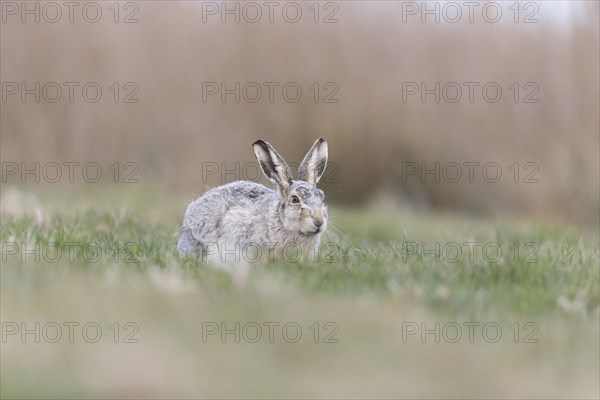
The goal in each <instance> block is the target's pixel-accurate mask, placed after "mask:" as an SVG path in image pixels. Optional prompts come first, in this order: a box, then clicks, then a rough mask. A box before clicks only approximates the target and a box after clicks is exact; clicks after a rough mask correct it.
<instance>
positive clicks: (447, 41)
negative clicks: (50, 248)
mask: <svg viewBox="0 0 600 400" xmlns="http://www.w3.org/2000/svg"><path fill="white" fill-rule="evenodd" d="M2 3H3V21H2V40H1V46H2V49H1V50H2V51H1V54H2V60H1V63H0V66H1V75H2V81H3V87H2V90H3V100H2V104H1V107H2V109H1V120H2V122H1V131H2V146H1V147H2V149H1V157H2V161H3V162H17V163H20V162H36V161H39V162H50V161H53V162H64V161H74V162H78V161H79V162H81V163H85V162H89V161H96V162H99V163H101V165H102V166H107V167H106V168H108V166H110V165H112V164H113V163H114V162H120V163H122V164H124V163H126V162H134V163H136V165H137V166H139V171H137V172H136V177H137V178H139V179H140V181H141V182H142V183H144V184H146V185H153V186H156V187H158V188H164V190H166V191H168V192H169V193H174V194H176V195H180V194H181V195H182V196H186V197H189V198H191V197H193V196H195V195H197V194H199V193H201V192H203V191H204V190H205V189H206V188H208V187H211V186H215V185H218V184H221V183H224V182H228V181H231V180H234V179H235V178H238V179H245V178H249V179H253V178H254V177H255V175H256V174H255V170H250V169H247V170H244V168H243V167H244V164H243V163H247V162H253V161H254V156H253V153H252V151H251V147H250V144H251V143H252V142H253V141H254V140H256V139H257V138H262V139H265V140H267V141H270V142H271V143H272V144H273V145H275V147H276V148H277V149H278V150H279V151H280V153H281V154H282V155H284V157H285V158H286V159H287V160H288V161H289V162H290V163H296V164H297V163H298V162H299V161H300V160H301V159H302V157H303V155H304V153H305V152H306V150H307V149H308V147H309V146H310V145H311V144H312V142H313V141H314V140H315V139H316V138H317V137H319V136H324V137H326V138H327V140H328V141H329V142H330V162H331V163H332V165H334V164H335V165H334V166H333V167H330V170H329V174H328V175H326V179H324V182H323V187H324V189H325V190H326V192H327V194H328V196H329V199H330V202H332V203H336V202H339V203H350V204H364V203H366V202H370V201H381V200H384V201H386V202H393V203H398V204H400V205H411V206H415V207H418V208H422V209H425V210H442V211H444V210H452V211H461V212H468V213H474V214H479V215H489V214H503V213H512V214H517V215H523V214H527V215H530V216H536V217H537V216H540V217H544V218H545V217H551V218H558V219H562V220H568V221H572V222H577V223H588V224H589V223H594V222H596V219H597V218H596V217H597V215H598V213H599V212H600V206H599V196H598V191H599V187H598V185H599V180H598V169H599V160H598V156H599V146H600V143H599V135H598V132H599V113H598V109H599V96H598V87H599V80H598V70H599V65H598V57H599V54H598V49H599V43H598V37H599V35H598V26H599V18H598V15H599V5H598V3H597V2H589V1H579V2H577V1H575V2H557V1H548V2H535V3H531V2H530V3H527V4H529V5H526V4H525V3H514V4H517V5H518V7H517V6H515V5H513V3H510V4H509V3H502V2H501V3H494V4H495V5H499V7H500V9H501V10H500V11H501V18H498V21H497V22H489V20H490V19H491V18H492V17H493V16H494V14H495V8H490V9H489V10H487V12H488V17H485V15H484V14H483V12H482V10H483V9H484V8H485V6H486V4H487V3H486V2H481V3H478V4H479V6H478V8H476V9H475V10H474V12H473V22H469V15H468V11H469V10H468V9H467V8H466V7H461V10H459V11H460V12H461V13H462V16H461V18H458V22H455V23H454V22H449V21H451V20H454V19H456V18H455V16H456V15H457V14H456V10H455V9H452V8H451V7H450V8H448V7H446V6H447V3H446V2H437V3H433V2H431V3H428V4H429V7H430V8H431V9H434V10H435V7H438V8H439V9H438V12H437V15H435V14H430V15H427V14H426V13H424V10H423V9H421V7H422V6H421V4H424V3H420V2H417V3H411V2H385V1H381V2H377V1H374V2H372V1H369V2H366V1H364V2H321V3H317V6H315V5H314V4H313V3H308V2H300V3H298V4H300V8H301V11H302V16H301V18H299V20H298V22H295V23H292V22H289V21H288V20H290V19H292V18H291V17H289V16H292V17H293V16H294V13H295V9H291V10H287V14H288V17H286V18H287V19H288V20H286V18H284V17H283V6H285V3H281V4H280V6H278V7H277V8H275V9H274V10H273V14H272V22H271V21H269V9H268V8H267V7H265V6H260V7H259V8H261V12H262V17H261V18H259V19H258V20H257V21H256V22H252V21H253V20H255V16H256V15H257V14H256V7H254V6H253V5H252V6H250V7H249V8H244V7H245V6H246V4H245V3H243V2H241V3H239V2H238V3H237V6H236V3H235V2H229V3H227V4H228V5H227V6H226V5H225V3H221V2H191V1H189V2H166V1H146V2H120V3H115V4H118V6H115V5H112V4H113V3H111V4H108V3H97V4H100V5H101V6H100V9H101V12H102V17H101V18H99V20H98V21H97V22H94V23H90V22H88V21H86V20H85V18H83V17H82V14H83V13H82V10H83V9H84V8H85V7H84V6H85V4H86V3H85V2H82V3H78V4H79V5H78V6H77V8H75V9H74V13H73V22H69V21H68V18H69V17H68V8H66V7H65V6H61V11H62V17H61V18H60V19H59V20H58V21H57V22H48V20H53V19H55V17H56V16H57V14H56V10H55V9H53V8H48V9H45V8H44V2H41V5H40V3H38V6H39V7H40V9H39V15H38V18H40V22H39V23H37V22H33V21H34V19H35V18H36V16H35V14H27V13H25V14H24V15H23V10H22V8H23V7H25V6H23V5H22V4H25V3H21V2H16V3H15V2H6V1H3V2H2ZM9 3H10V4H9ZM12 3H14V4H16V5H17V8H16V9H15V8H14V5H13V4H12ZM254 4H259V5H260V4H262V3H260V2H259V3H254ZM436 4H437V5H436ZM454 4H456V3H454ZM532 4H533V5H532ZM111 5H112V7H113V8H110V7H111ZM28 7H30V9H33V10H35V7H36V6H35V3H31V4H30V5H28ZM222 7H229V9H233V10H235V9H236V8H235V7H239V15H238V16H237V17H238V18H239V23H238V22H236V21H235V19H236V15H235V14H227V13H226V12H225V10H224V9H222ZM311 7H312V8H311ZM414 7H416V9H415V8H414ZM511 7H512V8H511ZM34 12H35V11H34ZM95 13H96V9H95V7H91V8H89V9H86V13H85V15H87V18H88V19H93V18H94V16H95ZM90 16H91V17H90ZM436 16H437V18H439V20H440V22H439V23H437V22H436V21H435V18H436ZM490 16H492V17H490ZM484 17H485V18H484ZM22 18H25V21H26V22H25V23H23V22H22V20H21V19H22ZM56 18H58V17H56ZM423 18H425V22H422V19H423ZM486 18H487V20H486ZM222 19H224V20H225V23H223V22H222ZM315 20H316V21H317V22H315ZM115 21H117V22H115ZM136 21H137V22H136ZM515 21H517V22H515ZM532 21H533V22H532ZM535 21H537V22H535ZM326 22H329V23H326ZM526 22H529V23H526ZM23 82H25V85H26V86H25V88H26V89H27V88H28V89H31V88H34V87H35V83H36V82H39V83H40V84H41V88H42V89H40V90H38V92H41V100H40V101H39V103H36V102H35V95H31V94H29V95H25V101H24V102H23V101H22V100H21V97H20V95H21V94H22V93H21V89H22V86H21V84H22V83H23ZM49 82H50V83H52V82H55V83H57V84H58V85H59V86H61V87H62V89H63V93H62V97H61V98H60V99H59V100H58V101H56V102H51V101H48V98H51V99H53V98H54V97H55V95H54V93H55V92H54V90H55V88H54V87H53V86H52V85H50V86H48V87H47V88H46V89H47V90H46V92H44V90H43V87H44V85H45V84H47V83H49ZM65 82H77V83H78V85H79V86H77V87H75V89H74V98H73V102H70V101H69V100H68V90H67V86H65V85H64V83H65ZM89 82H95V83H97V84H98V85H99V86H100V87H101V88H102V92H103V93H102V97H101V99H100V100H99V101H97V102H89V101H86V100H84V99H83V97H82V87H83V86H84V85H85V84H86V83H89ZM236 82H239V83H240V89H239V90H238V95H240V97H241V98H240V101H239V103H238V102H236V101H235V94H229V95H226V96H225V101H224V102H223V101H222V99H221V94H222V93H221V92H220V89H221V86H220V85H221V83H225V85H226V86H225V88H226V89H234V88H235V85H236ZM249 82H254V83H256V85H258V86H260V87H261V88H262V89H263V91H262V97H260V98H259V100H258V101H256V102H251V101H248V99H254V98H255V97H256V96H255V93H256V92H255V90H256V85H253V84H251V85H250V86H247V87H246V89H247V91H246V92H243V90H244V89H243V88H244V85H245V84H247V83H249ZM264 82H276V83H277V85H278V86H274V98H273V101H269V99H268V89H267V87H266V86H265V85H264ZM290 82H291V83H293V86H294V87H297V86H300V88H301V89H302V97H301V98H300V99H299V100H298V101H297V102H291V101H287V100H286V99H285V98H284V97H283V95H282V88H283V86H284V85H285V84H287V83H290ZM436 82H439V85H440V89H438V90H437V94H438V95H439V96H440V100H439V102H436V101H435V96H436V94H435V93H434V94H429V95H426V96H425V98H424V100H425V101H424V102H423V101H422V98H421V94H422V92H421V91H420V89H422V87H421V84H422V83H424V84H425V87H424V88H425V89H427V90H431V89H435V87H436V86H435V85H436ZM465 82H477V86H474V91H473V99H472V100H473V101H469V99H468V91H469V89H468V87H467V86H465V85H464V83H465ZM490 82H491V83H493V86H494V87H500V88H501V90H502V96H501V97H500V98H499V100H498V101H495V102H492V101H488V100H486V99H485V98H484V94H483V93H482V88H483V87H484V85H486V84H487V83H490ZM115 83H117V86H118V88H119V89H118V91H117V89H116V88H115V86H113V85H114V84H115ZM448 83H450V85H449V86H445V85H446V84H448ZM454 83H456V84H454ZM213 84H214V85H216V86H211V85H213ZM315 84H316V86H315ZM413 84H414V85H416V86H411V85H413ZM15 85H16V86H15ZM207 85H208V86H207ZM457 85H458V86H460V87H461V89H462V97H461V98H460V100H458V101H456V102H452V101H451V100H453V99H454V98H455V93H456V92H455V90H456V86H457ZM515 85H516V86H515ZM215 87H216V88H217V89H218V90H219V91H218V92H217V93H216V94H214V95H213V94H209V93H207V90H212V89H214V88H215ZM15 88H18V92H17V93H16V94H13V93H14V90H15ZM415 88H417V89H418V90H419V91H418V92H417V93H416V94H410V93H409V91H410V90H414V89H415ZM444 88H445V89H444ZM317 89H318V93H317ZM91 90H92V92H93V90H94V89H93V88H92V89H91ZM290 90H291V91H290V92H289V93H291V94H292V95H293V90H294V89H293V88H292V89H290ZM489 90H490V92H489V93H490V94H491V95H493V92H494V90H495V89H494V88H492V89H489ZM90 93H91V92H90ZM44 95H46V96H44ZM203 97H204V98H203ZM492 97H493V96H492ZM130 100H133V101H135V102H128V101H130ZM332 100H333V102H329V101H332ZM115 101H116V102H115ZM530 101H531V102H530ZM238 162H239V163H241V164H239V165H238V166H236V164H235V163H238ZM203 163H205V164H203ZM210 163H216V164H218V168H219V170H218V171H217V173H211V174H208V173H207V170H206V165H208V164H210ZM222 163H225V164H222ZM436 163H438V164H436ZM453 163H457V164H458V165H459V166H461V170H462V171H461V172H462V178H460V179H458V181H455V180H453V178H454V177H455V176H456V169H455V164H453ZM464 163H480V164H478V165H479V166H476V167H474V168H475V169H474V170H473V172H474V179H473V182H470V181H469V180H468V177H467V173H468V171H469V167H468V164H464ZM486 163H498V164H497V165H498V166H500V169H501V173H502V178H501V179H499V180H498V181H497V182H495V183H492V182H490V181H489V180H487V179H484V178H483V176H482V172H483V171H482V166H483V165H485V164H486ZM515 163H518V164H515ZM436 165H437V167H436ZM445 166H447V167H448V169H446V170H443V168H444V167H445ZM415 167H416V168H417V170H416V172H415ZM210 168H213V167H210ZM221 168H223V169H229V170H233V171H234V172H233V173H231V172H230V173H229V174H226V175H223V174H222V173H221V172H223V171H221ZM236 168H237V170H236ZM436 168H437V171H438V172H437V173H438V174H440V176H439V178H436V177H435V173H434V174H429V175H427V174H425V175H421V173H422V172H423V170H425V169H430V170H431V169H433V170H434V171H435V169H436ZM211 171H212V170H211ZM235 171H237V172H235ZM248 171H250V172H248ZM517 171H518V173H519V174H518V176H517V175H515V174H516V173H517ZM3 172H5V171H3ZM244 172H248V173H247V174H245V173H244ZM444 173H446V175H444ZM246 175H249V176H246ZM488 176H491V177H494V176H495V172H494V170H493V169H492V170H490V171H488ZM528 178H529V179H528ZM19 179H20V175H18V174H17V175H10V176H9V175H7V174H3V183H5V182H9V183H10V182H14V181H15V180H19ZM436 180H438V181H436ZM261 181H262V182H264V179H263V178H261ZM84 184H85V182H84ZM590 216H593V217H592V218H590Z"/></svg>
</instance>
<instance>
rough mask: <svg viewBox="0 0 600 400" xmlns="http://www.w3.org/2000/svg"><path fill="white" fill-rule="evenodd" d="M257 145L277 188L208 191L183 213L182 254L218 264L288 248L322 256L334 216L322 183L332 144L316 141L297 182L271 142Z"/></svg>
mask: <svg viewBox="0 0 600 400" xmlns="http://www.w3.org/2000/svg"><path fill="white" fill-rule="evenodd" d="M252 147H253V149H254V154H255V155H256V158H257V159H258V162H259V164H260V168H261V170H262V172H263V174H264V175H265V176H266V177H267V179H269V180H270V181H271V182H273V183H274V184H275V185H276V190H273V189H269V188H267V187H265V186H263V185H261V184H258V183H255V182H249V181H235V182H232V183H229V184H226V185H223V186H219V187H216V188H213V189H211V190H209V191H207V192H206V193H204V194H203V195H202V196H200V197H199V198H198V199H196V200H195V201H193V202H192V203H191V204H190V205H189V206H188V208H187V210H186V212H185V215H184V217H183V224H182V226H181V230H180V234H179V240H178V243H177V249H178V251H179V255H180V256H181V257H183V256H186V255H191V256H196V257H201V258H202V259H203V260H205V261H210V262H216V263H219V262H220V263H225V262H226V261H227V262H229V261H231V260H232V259H235V260H234V261H236V262H237V261H248V259H245V260H244V258H248V257H250V258H252V260H255V259H256V258H254V257H256V255H255V254H256V253H257V252H258V253H261V252H265V251H270V252H272V251H274V250H277V249H279V250H281V249H283V248H285V247H287V248H290V247H294V248H295V249H296V250H295V251H296V253H298V252H302V253H303V254H305V255H311V254H313V255H315V254H318V253H317V252H318V247H319V242H320V238H321V234H322V233H323V232H324V231H325V229H326V228H327V218H328V216H327V206H326V205H325V203H324V194H323V191H322V190H320V189H318V188H317V187H316V184H317V182H319V179H320V178H321V176H322V175H323V172H324V171H325V167H326V166H327V142H326V141H325V139H323V138H320V139H318V140H317V141H315V143H314V144H313V146H312V147H311V148H310V150H309V151H308V153H307V154H306V156H305V157H304V159H303V160H302V162H301V163H300V166H299V168H298V180H292V173H291V170H290V167H289V166H288V165H287V163H286V162H285V160H284V159H283V158H282V157H281V156H280V155H279V153H277V151H276V150H275V149H274V148H273V146H271V145H270V144H269V143H267V142H265V141H263V140H257V141H256V142H254V143H253V144H252ZM249 249H251V251H252V252H253V253H252V254H254V255H250V253H249V252H248V251H249ZM271 254H272V253H271ZM226 259H227V260H226ZM252 260H250V261H252Z"/></svg>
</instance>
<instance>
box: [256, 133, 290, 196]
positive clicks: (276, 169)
mask: <svg viewBox="0 0 600 400" xmlns="http://www.w3.org/2000/svg"><path fill="white" fill-rule="evenodd" d="M252 148H253V149H254V154H256V159H257V160H258V163H259V164H260V169H262V172H263V174H265V176H266V177H267V179H269V180H270V181H271V182H273V183H275V184H277V186H279V188H280V189H281V190H286V189H287V188H289V187H290V185H291V184H292V171H291V170H290V167H288V165H287V163H286V162H285V160H284V159H283V157H281V156H280V155H279V153H277V151H276V150H275V149H274V148H273V146H271V145H270V144H269V143H267V142H265V141H263V140H257V141H256V142H254V143H252Z"/></svg>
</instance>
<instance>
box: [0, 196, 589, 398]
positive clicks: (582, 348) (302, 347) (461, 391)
mask: <svg viewBox="0 0 600 400" xmlns="http://www.w3.org/2000/svg"><path fill="white" fill-rule="evenodd" d="M30 189H31V188H27V187H11V186H4V187H3V190H2V214H1V216H2V225H1V231H0V237H1V242H2V269H1V278H2V279H1V282H2V283H1V300H2V302H1V307H2V308H1V311H2V354H1V375H2V385H1V386H2V389H1V393H0V394H1V395H2V398H84V397H102V398H111V397H113V398H117V397H118V398H123V397H136V398H142V397H143V398H152V397H154V398H257V397H267V398H299V397H303V398H306V397H320V398H324V397H327V398H364V397H370V398H372V397H377V398H457V397H461V398H492V397H493V398H498V397H502V398H517V397H519V398H524V397H525V398H548V397H552V398H561V397H566V398H597V396H598V392H599V386H598V380H597V377H598V373H599V372H600V371H599V365H598V360H599V344H598V340H597V339H598V335H599V334H600V332H599V317H600V308H599V303H600V288H599V282H600V275H599V265H598V260H599V252H600V248H599V245H598V241H599V236H598V231H597V230H592V229H587V228H581V227H577V226H569V225H568V224H565V223H558V222H556V221H554V222H553V221H549V220H530V219H526V218H511V217H504V218H475V217H472V216H467V215H460V214H456V213H453V214H444V213H423V212H418V211H415V210H411V209H408V208H398V207H391V206H386V205H384V204H374V205H370V206H365V207H363V208H344V207H336V206H332V207H331V209H330V218H331V226H330V230H329V234H328V235H326V236H325V238H324V241H323V242H324V243H323V245H324V249H326V251H324V253H326V256H323V257H321V259H320V260H318V261H317V262H295V260H293V256H291V259H288V260H284V259H275V260H273V261H272V262H266V263H265V262H262V263H255V264H252V265H251V266H250V269H249V271H248V272H247V274H244V275H240V274H238V273H236V271H227V270H224V269H220V268H215V267H212V266H208V265H205V264H203V263H201V262H199V261H198V260H193V259H183V260H182V259H179V258H178V256H177V253H176V231H177V228H178V225H179V223H180V218H181V214H182V213H183V210H184V209H185V206H186V204H187V202H188V200H190V199H187V198H184V197H177V196H168V195H165V194H164V192H161V191H156V190H154V189H152V188H147V187H144V188H137V187H136V188H135V189H119V190H114V189H113V190H106V189H105V188H102V187H99V188H85V190H70V191H68V192H67V191H62V190H44V191H40V190H32V189H31V190H30ZM467 243H468V244H467ZM36 245H37V247H36ZM459 249H460V251H459ZM484 249H485V250H484ZM322 254H323V253H322ZM36 323H37V324H39V325H36Z"/></svg>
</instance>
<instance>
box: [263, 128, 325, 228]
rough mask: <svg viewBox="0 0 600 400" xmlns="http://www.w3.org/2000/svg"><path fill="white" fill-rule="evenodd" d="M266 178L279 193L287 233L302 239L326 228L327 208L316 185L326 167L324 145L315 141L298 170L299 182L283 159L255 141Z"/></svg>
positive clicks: (280, 214) (281, 213) (271, 148)
mask: <svg viewBox="0 0 600 400" xmlns="http://www.w3.org/2000/svg"><path fill="white" fill-rule="evenodd" d="M252 147H253V148H254V153H255V154H256V158H257V159H258V162H259V164H260V168H261V169H262V171H263V173H264V174H265V176H266V177H267V178H268V179H269V180H270V181H271V182H273V183H275V184H276V185H277V187H278V189H279V194H280V196H279V208H278V212H279V216H280V218H281V221H282V223H283V227H284V229H286V230H289V231H294V232H299V233H300V234H302V235H306V236H310V235H316V234H318V233H321V232H323V231H325V229H326V228H327V206H326V205H325V202H324V197H325V196H324V194H323V191H322V190H320V189H318V188H317V186H316V185H317V182H319V179H320V178H321V176H322V175H323V172H325V167H326V166H327V142H326V141H325V139H323V138H320V139H318V140H317V141H316V142H315V144H313V146H312V147H311V148H310V150H309V151H308V153H306V156H305V157H304V160H302V162H301V163H300V167H299V168H298V180H292V172H291V170H290V167H289V166H288V165H287V163H286V162H285V160H284V159H283V157H281V156H280V155H279V153H277V151H276V150H275V149H274V148H273V146H271V145H270V144H269V143H267V142H265V141H262V140H257V141H256V142H254V143H253V144H252Z"/></svg>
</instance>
